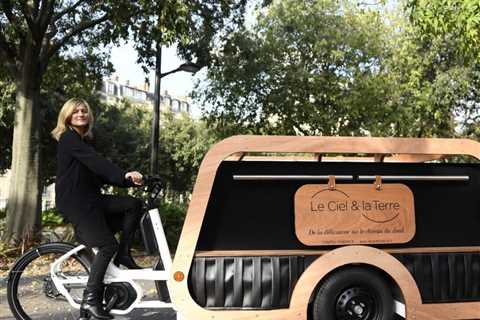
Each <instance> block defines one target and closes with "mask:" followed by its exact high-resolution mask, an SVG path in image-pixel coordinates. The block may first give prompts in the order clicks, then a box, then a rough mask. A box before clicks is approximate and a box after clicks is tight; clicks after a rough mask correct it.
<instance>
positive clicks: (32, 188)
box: [4, 46, 41, 242]
mask: <svg viewBox="0 0 480 320" xmlns="http://www.w3.org/2000/svg"><path fill="white" fill-rule="evenodd" d="M33 51H34V50H32V48H31V46H30V47H29V46H26V48H25V55H24V59H23V64H22V66H21V67H20V70H19V72H18V74H17V79H16V82H17V94H16V107H15V124H14V130H13V148H12V165H11V178H10V190H9V195H8V203H7V226H6V231H5V234H4V240H9V241H14V242H17V241H19V240H21V239H31V238H32V237H34V236H35V235H36V233H37V232H38V231H39V229H40V226H41V223H40V209H41V191H40V177H39V168H40V130H39V129H40V128H39V123H40V119H39V113H40V106H39V97H40V83H41V74H40V71H39V64H38V59H36V57H35V56H34V55H35V54H34V53H33Z"/></svg>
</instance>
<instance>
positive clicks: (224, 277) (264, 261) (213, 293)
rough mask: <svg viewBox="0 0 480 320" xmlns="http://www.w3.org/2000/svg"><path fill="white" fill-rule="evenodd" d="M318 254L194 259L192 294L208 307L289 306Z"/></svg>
mask: <svg viewBox="0 0 480 320" xmlns="http://www.w3.org/2000/svg"><path fill="white" fill-rule="evenodd" d="M315 258H316V257H299V256H290V257H276V256H275V257H213V258H195V260H194V262H193V265H192V269H191V272H190V275H189V287H190V293H191V295H192V297H193V299H194V300H195V302H197V303H198V304H199V305H200V306H202V307H206V308H222V309H225V308H227V309H229V308H234V309H235V308H236V309H238V308H242V309H245V308H247V309H276V308H286V307H288V304H289V302H290V296H291V294H292V292H293V288H294V287H295V283H296V282H297V280H298V278H299V277H300V275H301V274H302V272H303V271H304V270H305V268H307V266H308V265H309V264H310V263H312V262H313V261H314V260H315Z"/></svg>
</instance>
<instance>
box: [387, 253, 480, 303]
mask: <svg viewBox="0 0 480 320" xmlns="http://www.w3.org/2000/svg"><path fill="white" fill-rule="evenodd" d="M395 257H396V258H397V259H398V260H399V261H400V262H402V263H403V264H404V265H405V266H406V267H407V269H408V270H409V271H410V273H411V274H412V276H413V277H414V279H415V282H416V283H417V286H418V289H419V290H420V294H421V295H422V300H423V302H424V303H429V302H461V301H479V300H480V253H433V254H397V255H395Z"/></svg>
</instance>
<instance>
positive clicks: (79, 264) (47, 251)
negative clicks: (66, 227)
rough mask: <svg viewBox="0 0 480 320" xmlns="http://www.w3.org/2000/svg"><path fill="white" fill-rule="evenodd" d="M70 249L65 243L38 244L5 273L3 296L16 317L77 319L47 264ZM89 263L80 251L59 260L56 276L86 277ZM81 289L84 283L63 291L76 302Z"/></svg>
mask: <svg viewBox="0 0 480 320" xmlns="http://www.w3.org/2000/svg"><path fill="white" fill-rule="evenodd" d="M74 248H75V246H74V245H72V244H69V243H47V244H42V245H40V246H38V247H36V248H33V249H31V250H30V251H28V252H27V253H25V254H24V255H23V256H22V257H21V258H20V259H19V260H18V261H17V262H16V263H15V265H14V266H13V268H12V270H10V273H9V275H8V282H7V298H8V304H9V306H10V310H11V311H12V313H13V315H14V316H15V318H16V319H18V320H37V319H38V320H40V319H54V320H55V319H66V320H76V319H78V317H79V310H77V309H75V308H73V307H72V306H71V305H70V304H69V302H68V301H67V299H66V298H65V297H64V296H63V295H62V294H61V293H60V292H59V291H58V290H57V288H56V287H55V284H54V283H53V281H52V278H51V276H50V266H51V264H52V263H53V262H54V261H55V260H57V259H58V258H60V257H61V256H62V255H64V254H65V253H67V252H68V251H70V250H72V249H74ZM90 264H91V258H90V255H89V254H88V253H87V252H86V251H85V250H82V251H80V252H78V253H77V254H75V255H72V256H71V257H70V258H69V259H67V260H66V261H64V262H63V264H62V266H61V268H60V273H59V276H65V277H68V276H75V277H77V276H88V273H89V270H90ZM84 288H85V284H76V285H72V286H68V287H67V290H68V292H69V294H70V295H71V296H72V298H73V299H74V300H75V302H77V303H80V302H81V301H82V294H83V289H84Z"/></svg>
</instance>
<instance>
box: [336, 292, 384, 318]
mask: <svg viewBox="0 0 480 320" xmlns="http://www.w3.org/2000/svg"><path fill="white" fill-rule="evenodd" d="M375 301H376V299H375V298H374V296H373V295H372V293H371V292H369V291H368V289H366V288H363V287H353V288H349V289H346V290H344V291H343V292H342V293H341V294H340V295H339V297H338V299H337V302H336V308H335V309H336V318H337V319H338V320H375V319H377V312H378V307H377V306H376V303H375Z"/></svg>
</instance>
